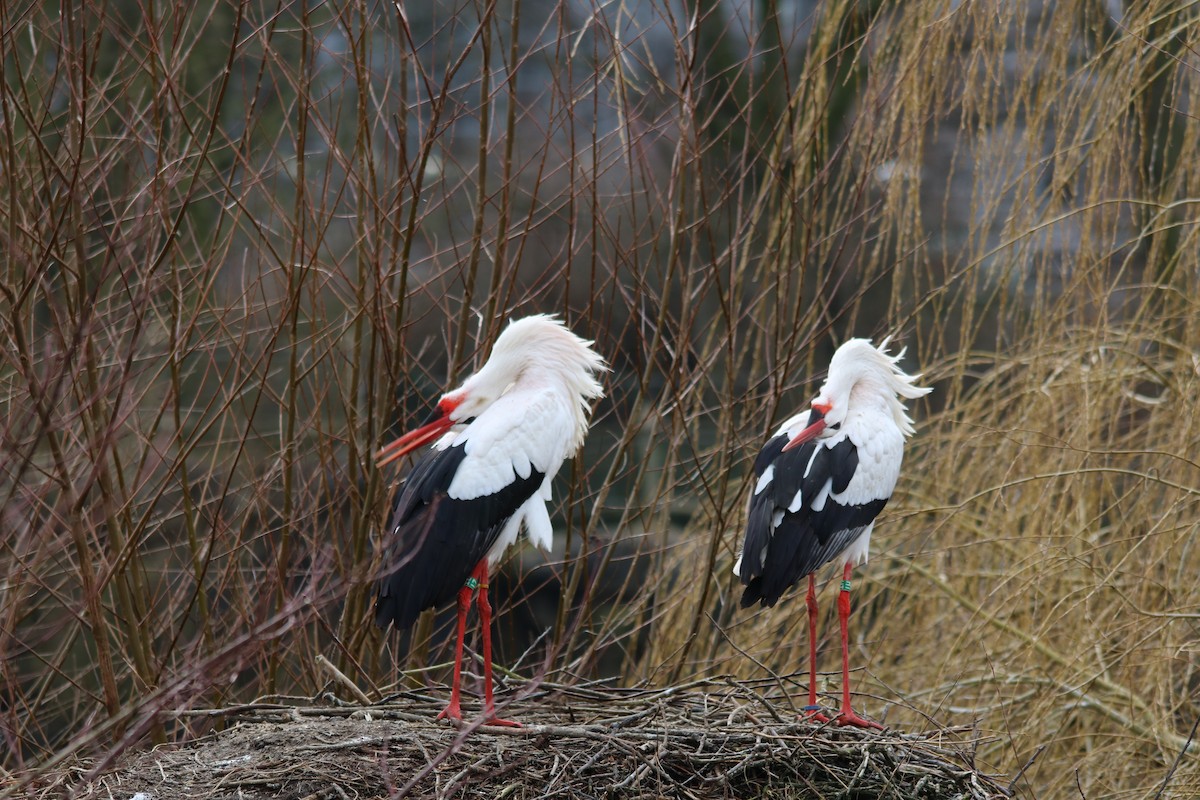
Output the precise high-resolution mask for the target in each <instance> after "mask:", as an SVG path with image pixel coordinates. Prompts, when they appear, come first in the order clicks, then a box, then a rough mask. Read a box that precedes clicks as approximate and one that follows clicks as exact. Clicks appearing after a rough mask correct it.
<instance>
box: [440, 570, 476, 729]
mask: <svg viewBox="0 0 1200 800" xmlns="http://www.w3.org/2000/svg"><path fill="white" fill-rule="evenodd" d="M472 591H474V590H473V589H472V588H471V586H470V584H468V585H466V586H464V587H463V588H461V589H459V590H458V644H457V645H456V646H455V648H454V680H453V682H452V683H451V684H450V704H449V705H448V706H446V707H445V708H444V709H442V713H440V714H438V715H437V718H438V719H457V720H461V719H462V705H461V704H460V701H459V690H460V687H461V686H462V657H463V638H464V637H465V636H466V634H467V611H468V610H470V608H471V592H472Z"/></svg>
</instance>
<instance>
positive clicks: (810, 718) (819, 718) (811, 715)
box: [800, 706, 829, 725]
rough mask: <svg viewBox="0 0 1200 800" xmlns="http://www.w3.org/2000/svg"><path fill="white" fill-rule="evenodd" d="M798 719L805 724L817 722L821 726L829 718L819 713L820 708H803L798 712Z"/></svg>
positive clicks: (821, 712)
mask: <svg viewBox="0 0 1200 800" xmlns="http://www.w3.org/2000/svg"><path fill="white" fill-rule="evenodd" d="M800 719H802V720H805V721H807V722H817V723H820V724H821V725H824V724H826V723H827V722H829V717H827V716H825V712H823V711H821V707H820V706H805V707H804V708H802V709H801V710H800Z"/></svg>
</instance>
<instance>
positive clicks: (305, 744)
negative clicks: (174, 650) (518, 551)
mask: <svg viewBox="0 0 1200 800" xmlns="http://www.w3.org/2000/svg"><path fill="white" fill-rule="evenodd" d="M444 703H445V698H444V696H441V697H438V698H435V697H431V696H429V695H427V694H425V693H419V692H404V693H401V694H398V695H395V696H393V697H392V698H390V700H389V702H387V703H385V704H378V705H373V706H370V707H365V708H364V707H361V706H355V707H348V706H341V705H336V704H334V705H327V706H314V705H307V706H305V705H278V704H270V705H266V704H256V705H253V706H243V707H239V708H231V709H221V710H212V711H190V712H184V715H186V716H192V717H194V716H200V715H211V716H213V717H220V718H223V719H225V720H226V722H227V727H226V728H225V729H224V730H222V731H220V732H217V733H212V734H210V735H208V736H206V737H204V738H202V739H200V740H198V741H194V742H190V743H187V744H184V745H172V746H164V747H159V748H156V749H154V750H150V751H144V752H140V753H132V754H128V755H126V756H125V757H123V758H122V759H121V760H120V761H119V762H118V763H117V764H115V765H113V766H112V767H110V768H107V769H104V770H103V771H101V772H99V773H96V771H95V765H94V764H93V765H90V766H89V765H85V764H79V765H76V766H75V767H74V768H73V769H72V770H69V771H68V772H65V773H62V774H61V775H60V776H59V778H58V780H56V781H54V782H53V785H49V786H45V785H44V786H43V787H42V791H41V792H37V793H36V794H40V795H41V797H43V798H45V797H50V796H55V795H57V796H62V795H65V794H67V793H70V794H71V795H73V796H74V797H78V798H90V797H102V798H106V800H107V799H108V798H122V799H124V798H136V800H176V798H180V799H182V798H217V797H236V798H242V800H253V798H266V797H271V798H278V797H287V798H303V799H304V800H333V799H334V798H336V799H337V800H346V799H347V798H360V797H364V798H365V797H381V796H392V797H397V796H405V797H448V796H459V797H494V798H533V797H537V798H559V797H561V798H588V797H604V798H626V797H630V798H632V797H639V798H640V797H670V798H676V797H678V798H715V797H780V798H784V797H830V798H833V797H841V798H906V799H907V798H961V799H962V800H991V799H992V798H1000V797H1005V796H1006V795H1007V792H1006V791H1005V790H1004V789H1003V788H1001V786H1000V785H999V784H998V783H997V782H996V781H994V780H993V779H992V778H989V777H988V776H986V775H983V774H981V773H980V772H979V771H978V770H976V769H975V768H974V767H973V766H972V763H971V762H972V758H971V755H970V750H969V747H970V743H964V742H963V739H962V734H963V731H947V730H939V731H934V732H932V733H924V734H903V733H898V732H895V731H890V730H889V731H883V732H880V731H862V730H857V729H843V728H837V727H834V726H831V725H819V724H816V723H813V722H807V721H803V720H800V719H799V718H798V717H797V716H796V714H795V712H794V710H793V709H792V705H791V703H790V702H788V700H787V698H786V697H785V696H784V695H783V694H782V693H781V692H778V691H775V690H773V689H772V688H771V687H770V685H768V684H765V683H755V682H735V681H725V682H718V681H701V682H697V683H693V684H688V685H687V686H679V687H673V688H668V689H662V690H638V689H618V688H612V687H606V686H601V685H589V686H574V687H567V686H548V685H547V684H544V683H543V684H540V685H535V684H526V685H525V686H524V687H523V688H521V690H520V691H518V692H517V693H516V698H515V699H514V700H513V701H511V702H508V703H505V704H504V705H503V706H502V707H501V709H500V710H501V712H502V713H503V714H505V715H506V716H511V717H515V718H516V719H519V720H520V721H521V722H522V723H523V724H524V727H522V728H494V727H484V726H481V725H480V724H479V721H478V720H475V721H474V722H471V721H468V722H466V723H465V724H463V725H461V726H458V727H456V726H453V725H451V724H449V723H447V722H445V721H442V722H438V721H436V720H435V717H436V716H437V713H438V711H439V710H441V708H442V706H443V705H444ZM477 709H478V701H477V699H476V698H474V697H472V696H471V695H470V694H467V695H465V696H464V709H463V711H464V714H471V713H476V712H477ZM139 793H141V796H140V797H139Z"/></svg>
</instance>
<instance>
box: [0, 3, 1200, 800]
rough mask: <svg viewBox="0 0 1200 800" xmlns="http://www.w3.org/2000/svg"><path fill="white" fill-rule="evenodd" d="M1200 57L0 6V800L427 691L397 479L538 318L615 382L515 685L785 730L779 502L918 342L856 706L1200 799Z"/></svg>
mask: <svg viewBox="0 0 1200 800" xmlns="http://www.w3.org/2000/svg"><path fill="white" fill-rule="evenodd" d="M1198 17H1200V6H1197V5H1196V4H1194V3H1191V4H1189V3H1166V2H1164V3H1153V2H1150V3H1142V2H1123V0H1064V1H1063V2H1058V3H1040V2H1027V3H1012V4H1004V3H960V2H954V1H952V0H906V2H897V1H896V0H823V2H809V1H808V0H628V1H626V2H616V1H614V2H600V1H599V0H592V2H586V1H585V0H553V1H551V0H452V1H443V0H433V1H431V2H420V3H403V2H401V3H398V4H397V3H378V2H365V1H364V2H352V1H350V0H338V1H337V2H326V3H315V2H292V3H289V2H284V1H283V0H277V2H258V0H253V1H251V0H244V2H234V1H233V0H223V1H220V2H212V1H210V2H200V3H195V4H186V3H184V4H181V3H164V2H158V1H157V0H111V2H104V0H88V1H87V2H83V3H76V4H58V3H45V2H26V3H5V4H2V5H0V118H2V121H3V125H2V126H0V211H2V213H0V307H2V309H3V314H2V315H0V325H2V330H3V337H2V343H3V347H2V348H0V515H2V518H0V793H2V792H3V791H4V785H5V783H7V784H8V787H9V789H12V790H15V791H21V790H20V788H19V786H20V785H19V784H18V783H17V782H16V781H15V779H14V778H15V776H16V774H17V773H22V774H27V773H28V772H29V771H30V770H33V771H37V770H50V769H53V768H54V767H55V765H57V764H59V763H60V762H62V761H63V760H64V759H66V758H68V757H69V756H72V755H75V754H84V755H87V754H95V753H98V752H103V753H107V754H109V755H112V754H118V753H120V752H121V751H122V750H123V749H124V748H127V747H129V746H132V745H139V744H145V743H150V742H164V741H177V740H185V739H187V738H189V737H192V736H195V735H198V734H201V733H204V732H206V731H208V730H210V729H211V728H212V726H213V724H214V723H213V721H212V720H211V719H210V718H208V717H193V716H187V715H186V714H181V713H179V712H186V711H189V710H198V709H205V708H213V707H219V706H224V705H228V704H234V703H243V702H250V701H254V700H260V701H262V700H284V701H288V700H289V699H294V698H306V697H314V696H319V695H321V694H322V693H323V692H326V691H333V692H335V693H343V694H344V689H342V688H340V687H338V686H337V685H336V684H331V683H330V681H329V673H328V672H327V671H326V670H325V669H323V668H322V667H321V663H320V659H319V658H318V656H320V657H322V658H324V659H328V661H330V662H332V663H333V664H335V665H336V666H337V667H338V668H339V669H341V670H342V671H343V672H344V673H345V674H346V675H347V676H349V677H350V678H351V679H352V680H353V681H354V682H356V683H357V684H358V685H360V686H361V687H363V689H364V690H365V691H366V692H367V693H368V695H369V696H371V697H372V698H373V699H376V698H380V697H384V696H386V695H387V694H388V693H389V692H390V691H394V690H395V689H396V688H397V687H411V686H421V685H425V684H426V683H427V682H430V681H440V680H443V679H445V677H446V676H447V675H448V668H447V662H448V661H449V659H450V656H451V652H450V650H449V647H448V639H449V634H450V633H451V632H450V630H449V627H448V622H447V620H446V618H445V615H441V616H435V615H427V618H426V619H423V620H422V622H421V623H420V624H419V625H418V626H417V627H416V628H415V629H414V630H413V631H412V632H411V633H405V634H396V633H391V634H389V635H387V636H384V635H382V634H381V632H380V631H379V630H378V629H376V628H375V627H374V625H373V623H372V620H371V616H372V615H371V613H370V608H371V603H372V601H373V589H372V582H373V580H374V578H375V577H376V575H377V573H378V571H379V570H380V569H381V566H382V565H381V553H382V542H383V530H382V529H383V527H384V523H385V521H386V514H387V510H388V500H389V497H390V492H391V489H392V486H393V485H394V483H395V481H396V479H397V478H398V476H399V474H400V473H399V472H398V471H396V470H392V469H388V470H384V471H382V472H381V471H379V470H376V468H375V467H374V465H373V463H372V453H373V451H374V450H375V449H376V448H377V447H378V446H379V445H380V444H381V443H383V442H385V441H386V440H387V439H388V437H390V436H393V435H395V434H397V433H398V432H400V431H401V430H402V429H404V428H405V427H406V426H408V425H410V424H411V423H412V422H414V421H419V419H420V418H421V417H423V416H424V414H425V409H426V407H427V406H428V404H429V403H431V402H433V401H435V400H436V398H437V396H438V395H439V394H440V393H441V392H442V391H444V390H446V389H447V388H449V387H451V386H452V385H454V384H455V383H457V381H458V380H460V379H461V378H462V377H464V376H465V375H466V374H467V373H469V372H470V371H471V370H472V369H473V368H474V367H475V366H477V365H478V364H479V363H481V361H482V360H483V358H485V357H486V354H487V351H488V348H489V347H490V344H491V342H492V341H494V339H495V337H496V335H497V334H498V333H499V331H500V330H501V328H502V326H503V325H504V324H505V323H506V321H507V320H508V319H510V318H513V317H518V316H523V315H526V314H529V313H539V312H554V313H558V314H561V315H562V316H563V317H564V318H565V319H566V321H567V322H568V324H569V325H570V327H571V328H572V329H573V330H575V331H576V332H577V333H579V334H580V335H582V336H585V337H587V338H592V339H594V340H595V342H596V344H595V348H596V349H597V350H598V351H599V352H600V353H602V354H604V355H605V356H606V357H607V358H608V359H609V361H610V362H611V363H612V365H613V371H612V372H611V374H609V375H608V376H607V379H606V387H605V388H606V391H607V397H606V398H605V399H604V400H602V401H601V402H600V403H599V404H598V406H597V408H596V410H595V414H594V425H593V428H592V431H591V434H590V436H589V438H588V441H587V444H586V448H585V451H584V453H583V454H581V456H580V457H579V458H577V459H575V461H574V462H572V463H571V464H570V465H569V466H568V467H566V468H564V470H563V472H562V473H560V476H559V478H558V479H557V480H556V482H555V486H554V489H555V503H556V506H555V508H554V510H553V512H552V516H553V518H554V520H555V522H556V525H557V526H558V532H557V536H556V542H555V550H554V552H553V553H552V554H551V555H550V556H549V557H547V556H545V555H544V554H542V553H540V552H527V551H523V552H514V554H513V555H512V557H511V558H510V559H509V561H508V562H507V564H506V566H505V570H504V574H503V576H502V577H501V578H500V579H499V580H497V581H496V583H497V584H498V592H497V595H498V596H497V597H496V598H495V603H496V606H497V617H498V618H497V623H496V624H497V630H498V632H499V636H500V642H499V645H498V650H497V654H496V658H497V662H498V664H500V665H502V666H504V667H505V668H507V669H511V670H513V671H514V672H515V673H516V674H518V675H520V676H523V677H526V678H531V677H537V678H539V679H543V680H546V681H550V682H557V683H572V682H578V681H585V680H595V679H601V678H608V679H611V680H613V681H616V682H618V683H621V684H636V683H640V682H644V683H648V684H651V685H659V686H661V685H668V684H672V683H680V682H684V681H687V680H688V679H690V678H694V677H697V676H702V675H703V676H713V675H731V676H735V677H756V678H761V677H764V676H768V675H777V676H779V680H780V682H781V685H785V686H787V687H789V688H790V689H791V690H792V691H793V693H794V695H795V696H801V695H802V694H803V690H804V686H805V680H806V678H805V676H804V675H802V674H801V675H797V674H795V673H797V672H800V671H802V670H803V668H804V657H805V654H806V652H807V645H806V635H805V630H804V627H803V624H802V623H803V614H802V613H801V610H802V604H801V603H799V602H797V599H796V598H795V597H794V596H793V597H790V598H785V600H784V601H783V602H782V603H781V604H780V605H779V606H778V607H777V608H776V609H774V610H768V611H760V610H742V609H739V608H738V607H737V599H738V597H739V596H740V592H739V590H738V587H737V585H736V578H735V577H734V576H733V575H732V574H731V572H730V568H731V565H732V563H733V560H734V557H735V556H736V553H737V549H738V546H739V542H740V538H741V525H742V521H743V515H744V508H745V501H746V495H747V491H748V489H749V481H748V476H749V475H750V465H751V463H752V460H753V458H754V456H755V454H756V453H757V450H758V448H759V447H760V446H761V444H762V443H763V442H764V441H765V440H766V437H767V435H768V434H769V433H771V432H772V431H773V430H774V428H775V427H776V426H778V424H779V423H780V422H781V421H782V420H783V419H785V418H786V417H788V416H790V415H791V414H792V413H794V412H795V410H796V409H798V408H801V407H804V406H806V405H807V403H808V401H809V400H810V399H811V397H812V395H813V394H814V392H815V391H816V389H817V387H818V386H819V385H820V382H821V379H822V377H823V374H822V370H823V369H824V367H825V365H826V364H827V363H828V357H829V355H830V354H831V353H832V351H833V349H834V347H835V346H836V345H837V344H838V343H840V342H841V341H842V340H844V339H845V338H847V337H850V336H866V337H873V338H875V339H876V340H879V339H880V338H882V337H883V336H885V335H889V334H892V335H895V336H896V337H897V341H898V342H899V343H900V344H902V345H905V346H907V348H908V350H907V356H906V358H905V360H904V361H903V362H902V366H903V367H904V368H905V369H906V370H908V371H909V372H920V373H923V375H924V382H925V383H926V384H928V385H931V386H933V387H934V388H935V391H934V393H933V394H932V395H930V396H929V397H927V398H924V399H921V400H918V401H916V402H914V403H912V404H911V407H912V414H913V416H914V417H915V418H916V419H917V422H918V425H917V428H918V430H917V434H916V436H915V437H914V438H913V440H912V441H911V442H910V445H909V448H908V451H907V453H906V462H905V468H904V470H903V472H902V475H901V479H900V484H899V486H898V487H897V492H896V494H895V495H894V496H893V499H892V501H891V503H890V504H889V505H888V508H887V509H886V510H885V512H884V514H883V516H882V518H881V520H880V521H879V523H878V524H877V526H876V531H875V535H874V537H873V544H874V548H873V551H874V552H873V557H872V560H871V563H870V565H869V566H867V567H866V568H864V569H861V570H859V571H857V572H856V581H855V617H854V619H853V620H852V628H851V632H852V634H853V635H854V641H853V642H852V649H853V651H854V652H853V653H852V656H851V657H852V661H853V662H854V663H855V664H856V665H859V666H861V667H862V670H861V671H860V672H859V673H857V677H856V683H855V689H856V691H858V692H861V693H862V694H863V696H862V698H861V699H860V700H859V701H857V702H856V708H857V709H858V710H859V711H861V712H862V713H865V714H867V715H869V716H871V717H873V718H876V719H881V720H883V721H885V722H886V723H887V724H888V725H889V726H892V727H895V728H898V729H900V730H912V731H925V730H932V729H937V728H940V727H943V726H965V727H966V728H967V729H969V731H970V732H969V733H967V734H966V736H967V738H972V737H974V738H975V739H976V741H975V744H974V745H973V747H974V748H975V754H976V759H977V761H978V763H979V765H980V766H982V767H984V768H985V769H988V770H992V771H994V772H997V773H1000V774H1003V775H1008V776H1014V775H1017V773H1018V772H1020V773H1021V774H1020V778H1019V780H1017V782H1016V784H1015V786H1014V788H1015V789H1016V790H1017V792H1018V794H1019V795H1021V796H1027V797H1078V796H1083V797H1088V798H1099V797H1130V798H1140V797H1160V796H1167V797H1169V796H1180V797H1185V796H1193V795H1194V794H1195V793H1197V792H1200V758H1198V751H1197V748H1196V746H1195V744H1194V739H1195V735H1196V732H1197V731H1196V725H1197V720H1198V719H1200V698H1198V697H1197V691H1198V687H1200V669H1198V667H1200V586H1198V585H1197V579H1196V576H1197V574H1200V552H1198V547H1200V544H1198V543H1197V542H1196V541H1195V539H1196V534H1197V529H1198V520H1200V461H1198V460H1197V453H1198V452H1200V419H1198V418H1197V404H1198V402H1200V399H1198V398H1200V242H1198V238H1200V236H1198V223H1200V170H1198V169H1197V166H1196V165H1197V164H1200V133H1198V131H1200V126H1198V120H1197V113H1200V103H1198V100H1200V92H1198V90H1200V54H1198V52H1197V47H1198V45H1200V27H1198V25H1197V22H1198ZM821 577H822V579H823V581H824V580H826V579H828V578H829V577H830V575H828V574H826V573H822V576H821ZM833 597H834V591H833V589H831V588H829V587H828V586H826V590H825V591H823V592H822V594H821V600H822V606H823V614H824V616H823V623H822V636H823V641H824V643H825V647H824V648H823V650H822V655H821V662H820V663H821V667H822V669H823V670H826V671H828V673H829V674H828V678H829V681H828V683H827V685H823V686H822V687H821V688H822V690H823V691H830V692H832V691H836V690H837V688H838V680H839V678H838V675H837V671H836V668H837V666H838V663H837V648H836V631H837V626H836V616H835V615H834V614H833V611H832V608H833ZM467 686H468V690H471V687H472V686H473V682H472V681H470V680H468V684H467ZM467 700H468V705H471V703H472V701H473V699H472V698H471V697H470V695H469V696H468V698H467ZM1189 746H1190V750H1189ZM1022 770H1023V772H1022Z"/></svg>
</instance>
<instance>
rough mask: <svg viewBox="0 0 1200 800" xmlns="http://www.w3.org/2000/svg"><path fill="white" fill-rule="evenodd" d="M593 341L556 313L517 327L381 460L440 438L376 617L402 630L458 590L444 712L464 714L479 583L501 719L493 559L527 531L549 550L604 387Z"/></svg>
mask: <svg viewBox="0 0 1200 800" xmlns="http://www.w3.org/2000/svg"><path fill="white" fill-rule="evenodd" d="M591 344H592V343H591V342H589V341H585V340H583V339H580V338H579V337H578V336H576V335H575V334H573V333H571V332H570V331H569V330H567V329H566V327H564V326H563V324H562V323H561V322H559V321H558V320H557V319H555V318H554V317H551V316H546V315H537V316H532V317H526V318H524V319H521V320H517V321H515V322H513V323H511V324H510V325H509V326H508V327H507V328H505V330H504V331H503V332H502V333H501V334H500V336H499V338H497V339H496V344H495V346H494V347H493V348H492V352H491V354H490V356H489V357H488V360H487V362H486V363H485V364H484V365H483V367H481V368H480V369H479V371H478V372H476V373H475V374H473V375H471V376H470V377H469V378H467V379H466V380H465V381H463V383H462V385H461V386H460V387H459V388H457V389H455V390H453V391H451V392H447V393H446V394H444V395H442V397H441V399H440V400H439V401H438V404H437V408H436V410H435V412H434V414H433V416H432V417H431V418H430V420H429V421H427V422H426V423H425V424H424V425H422V426H420V427H419V428H417V429H415V430H413V431H411V432H410V433H407V434H405V435H404V436H402V437H400V438H399V439H397V440H396V441H395V442H393V443H392V444H390V445H388V446H387V447H385V448H383V449H382V450H380V451H379V454H378V455H377V457H376V458H377V463H378V464H379V465H381V466H382V465H384V464H387V463H389V462H391V461H394V460H396V459H399V458H401V457H402V456H404V455H405V454H407V453H410V452H412V451H413V450H416V449H417V448H420V447H422V446H423V445H426V444H429V443H431V442H432V447H430V448H429V449H428V450H427V451H425V453H424V455H422V456H421V458H420V459H418V461H417V462H416V463H415V464H414V465H413V468H412V471H411V472H410V473H409V475H408V478H407V480H406V481H405V482H404V484H403V485H402V486H401V487H400V488H399V489H398V490H397V492H396V497H395V501H394V504H393V511H392V516H391V522H390V524H389V531H390V536H391V544H390V548H389V549H390V551H391V552H390V561H391V562H392V564H393V566H392V567H391V572H390V574H389V575H388V576H387V577H386V578H385V579H384V580H383V581H381V582H380V585H379V594H378V596H377V598H376V602H375V614H376V622H377V623H378V624H379V625H381V626H384V627H386V626H387V625H389V624H395V625H396V627H398V628H404V627H408V626H409V625H411V624H412V623H413V622H414V621H416V618H417V616H419V615H420V613H421V612H422V611H424V610H425V609H427V608H433V607H436V606H439V605H442V604H443V603H446V602H449V600H450V599H451V598H454V597H455V596H457V597H458V601H459V628H458V630H459V640H458V652H457V656H456V662H455V673H454V685H453V689H452V694H451V701H450V705H449V706H448V707H447V708H446V710H445V711H444V712H443V713H442V716H448V717H453V718H461V711H460V708H459V674H460V672H461V659H462V638H463V635H464V629H465V618H466V611H467V608H468V607H469V604H470V600H471V595H472V592H473V591H474V590H475V589H476V588H478V589H479V610H480V625H481V628H482V632H483V649H484V687H485V697H486V701H485V714H486V715H487V716H488V718H489V719H490V720H491V721H493V722H496V723H503V722H504V721H503V720H496V719H494V712H493V705H492V694H491V693H492V688H491V638H490V632H489V629H488V619H489V616H490V613H491V612H490V606H488V605H487V575H488V566H489V563H491V564H494V563H495V562H496V561H498V560H499V559H500V557H501V555H502V554H503V553H504V550H505V549H506V548H507V547H508V546H509V545H510V544H512V543H513V542H515V541H516V540H517V538H518V537H519V536H520V534H521V531H522V530H524V531H525V533H526V535H527V536H528V538H529V540H530V541H531V542H532V543H533V544H535V545H537V546H538V547H541V548H543V549H549V548H550V544H551V539H552V534H553V527H552V525H551V522H550V514H549V511H548V509H547V507H546V504H547V502H548V501H549V500H550V498H551V493H550V485H551V481H552V480H553V478H554V475H555V474H556V473H557V472H558V470H559V467H561V466H562V464H563V462H564V461H565V460H566V459H567V458H570V457H571V456H573V455H574V454H575V453H576V451H577V450H578V449H579V447H580V445H582V444H583V438H584V436H585V435H586V434H587V429H588V411H589V408H590V404H591V401H593V400H595V399H596V398H598V397H600V396H601V394H602V390H601V387H600V384H599V383H597V381H596V375H597V374H598V373H600V372H602V371H604V370H606V369H607V367H606V366H605V363H604V360H603V359H602V358H601V357H600V356H599V355H598V354H597V353H596V352H595V351H593V350H592V349H591Z"/></svg>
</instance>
